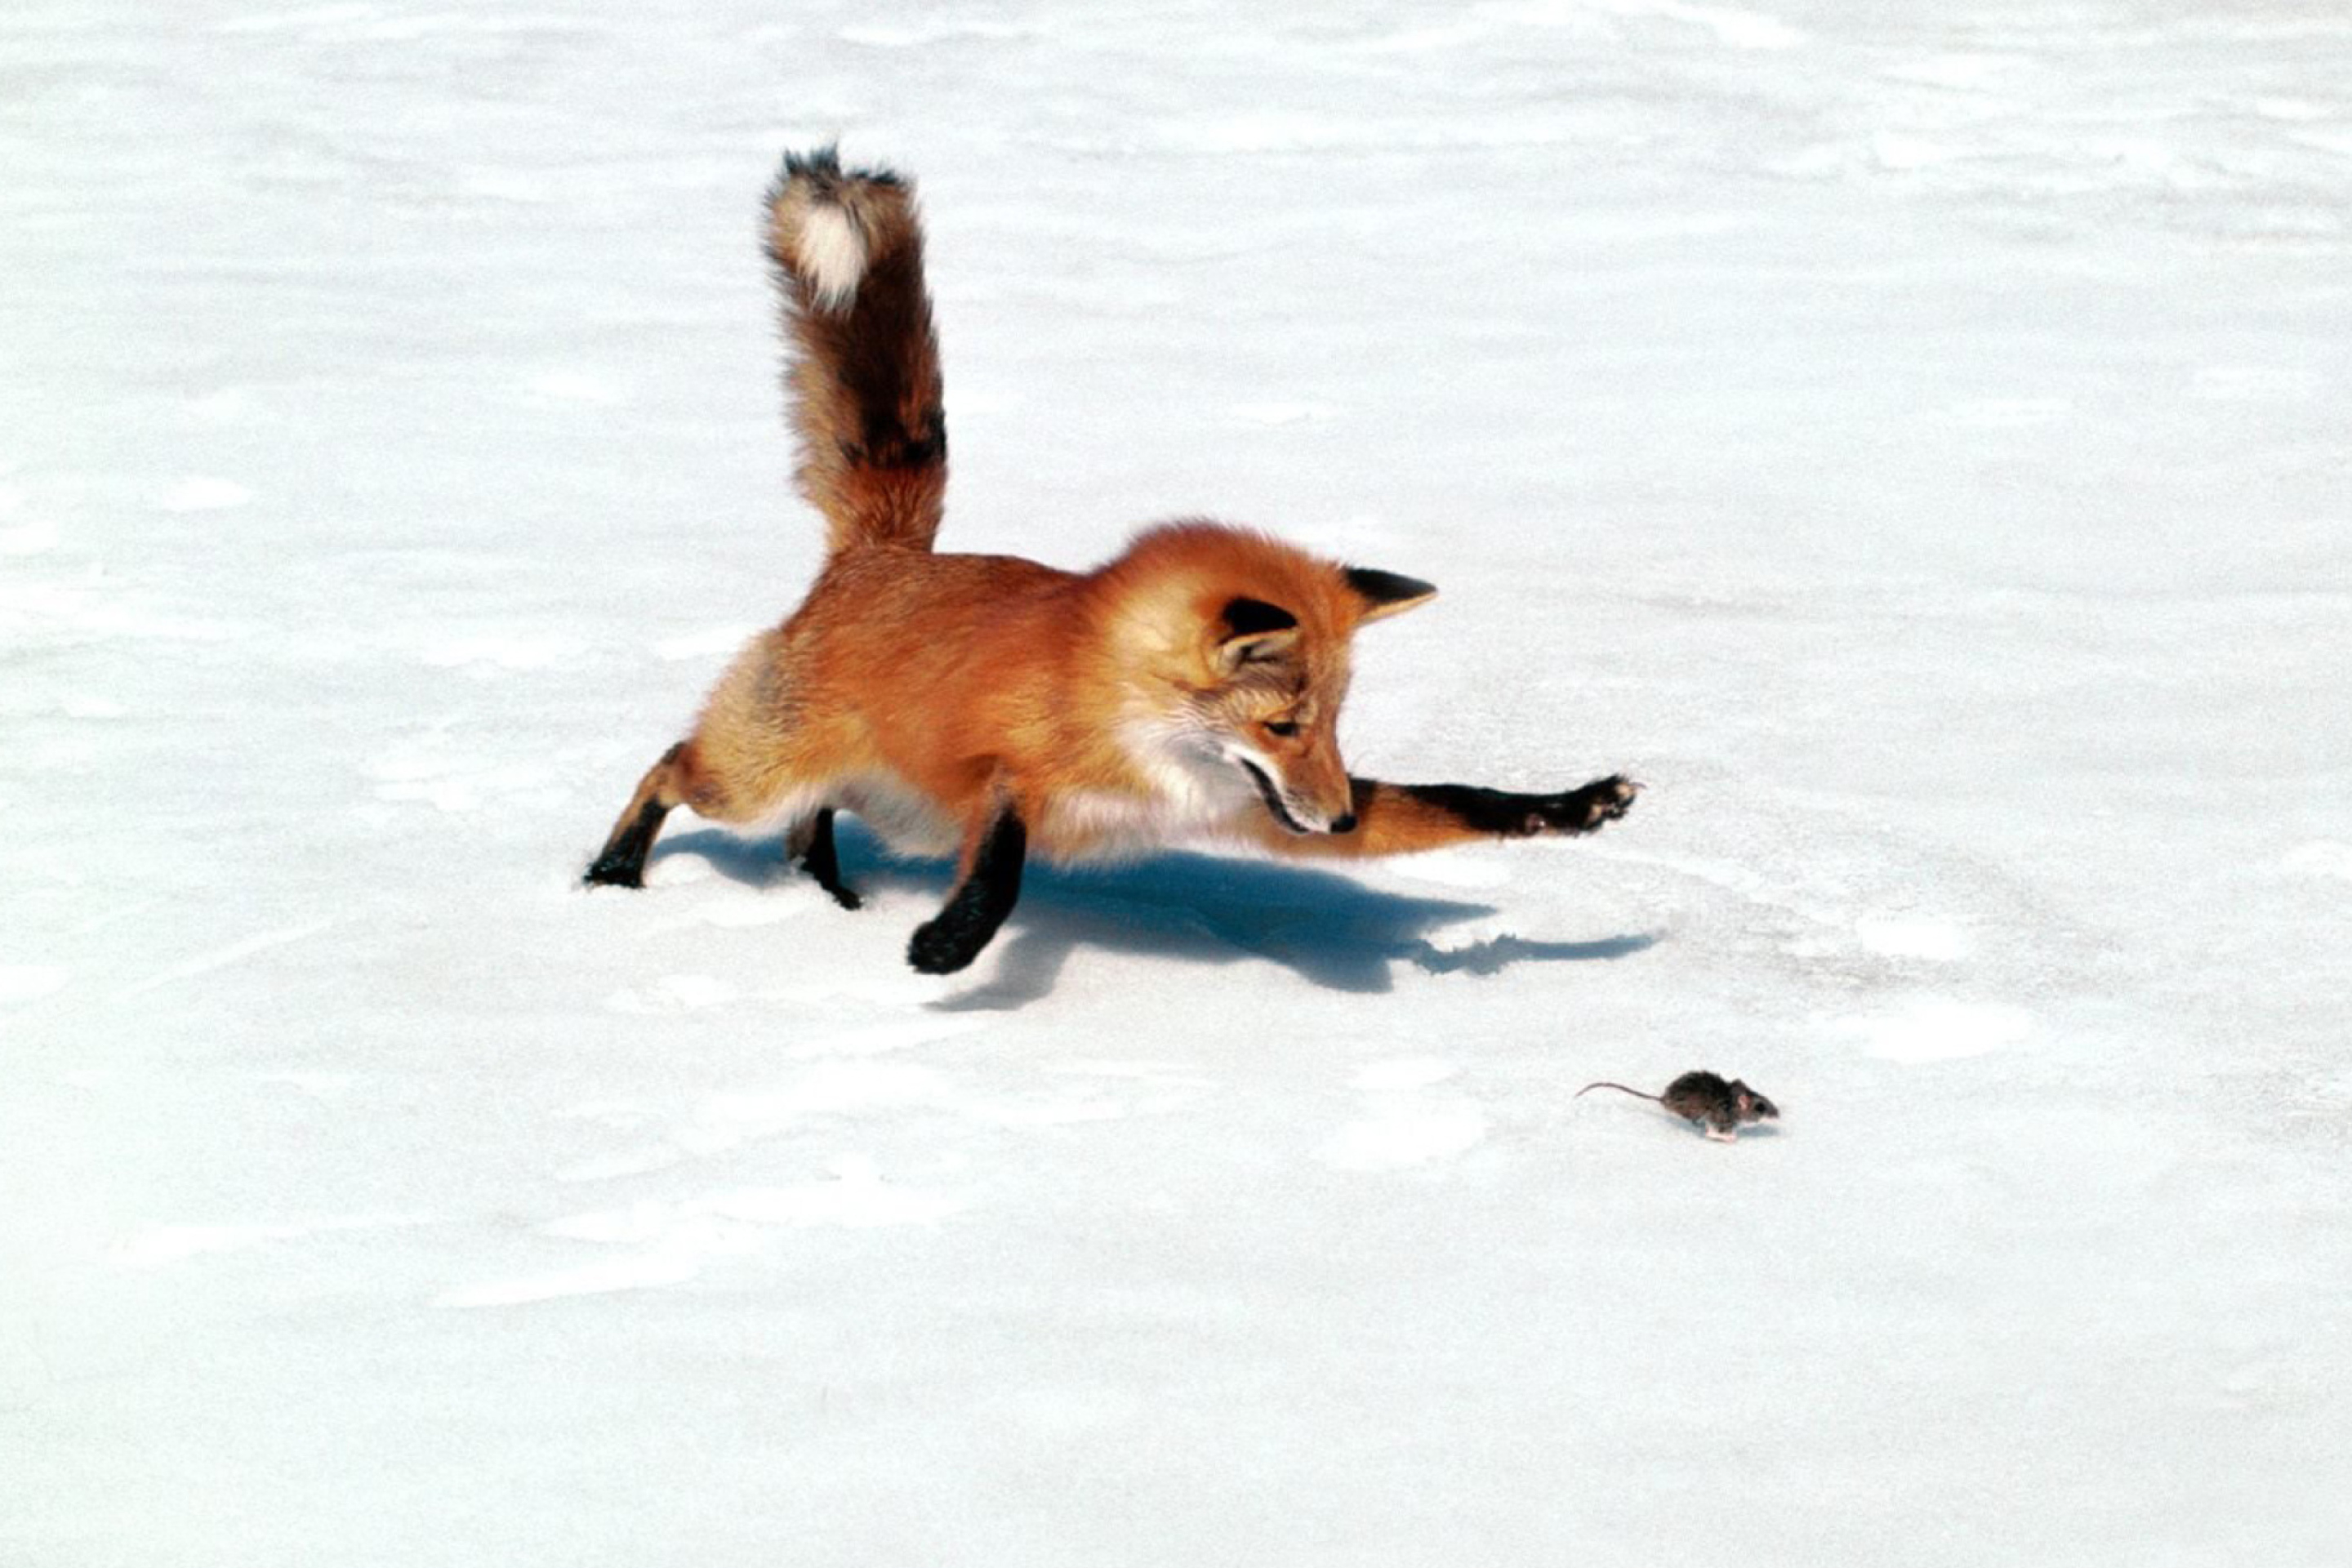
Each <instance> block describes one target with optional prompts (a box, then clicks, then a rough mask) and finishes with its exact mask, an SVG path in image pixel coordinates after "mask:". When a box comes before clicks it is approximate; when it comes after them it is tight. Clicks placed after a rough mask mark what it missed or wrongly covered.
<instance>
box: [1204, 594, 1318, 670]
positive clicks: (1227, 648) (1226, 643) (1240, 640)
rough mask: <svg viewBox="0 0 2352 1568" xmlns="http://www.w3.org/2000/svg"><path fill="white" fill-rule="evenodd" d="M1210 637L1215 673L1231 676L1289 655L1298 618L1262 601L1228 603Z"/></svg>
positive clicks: (1295, 640) (1233, 601)
mask: <svg viewBox="0 0 2352 1568" xmlns="http://www.w3.org/2000/svg"><path fill="white" fill-rule="evenodd" d="M1213 635H1214V637H1215V638H1216V663H1217V672H1218V673H1219V674H1221V675H1231V674H1232V673H1233V672H1234V671H1235V670H1237V669H1239V668H1241V667H1242V666H1244V665H1245V664H1248V663H1250V662H1252V661H1253V660H1256V659H1267V658H1279V657H1281V656H1282V655H1283V654H1285V653H1286V652H1288V651H1289V650H1290V648H1291V647H1293V646H1295V645H1296V644H1297V641H1298V617H1297V616H1294V615H1292V614H1291V613H1290V612H1289V611H1288V610H1286V609H1284V608H1283V607H1282V606H1281V605H1269V604H1267V603H1266V602H1265V600H1264V599H1228V600H1227V601H1226V602H1225V607H1224V608H1223V610H1221V611H1219V612H1218V614H1217V626H1216V629H1215V632H1214V634H1213Z"/></svg>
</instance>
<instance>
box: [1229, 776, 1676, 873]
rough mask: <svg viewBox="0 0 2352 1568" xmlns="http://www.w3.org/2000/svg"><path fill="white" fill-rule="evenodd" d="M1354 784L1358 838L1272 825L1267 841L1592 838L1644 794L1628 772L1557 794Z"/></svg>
mask: <svg viewBox="0 0 2352 1568" xmlns="http://www.w3.org/2000/svg"><path fill="white" fill-rule="evenodd" d="M1348 783H1349V786H1350V791H1351V794H1352V795H1353V799H1354V803H1355V816H1356V827H1355V831H1354V832H1352V833H1313V834H1293V833H1286V832H1283V831H1281V830H1280V829H1278V828H1276V827H1274V826H1273V825H1271V824H1268V825H1267V826H1265V827H1264V828H1261V829H1260V834H1259V837H1260V838H1261V840H1262V841H1263V842H1264V843H1265V844H1266V845H1267V846H1268V847H1272V848H1275V849H1278V850H1281V851H1282V852H1283V853H1285V854H1288V855H1348V856H1360V855H1408V854H1411V853H1412V851H1414V850H1416V849H1442V848H1444V847H1445V846H1447V845H1449V844H1465V843H1468V842H1470V841H1471V840H1473V839H1478V838H1532V837H1536V836H1537V835H1538V834H1547V833H1557V834H1579V833H1591V832H1593V831H1595V830H1596V829H1598V828H1600V827H1601V826H1603V825H1605V824H1608V823H1612V822H1614V821H1616V820H1617V819H1618V818H1619V817H1621V816H1624V815H1625V814H1626V813H1627V812H1628V811H1630V810H1632V809H1633V797H1634V796H1635V795H1639V794H1640V793H1641V791H1642V786H1641V785H1640V784H1635V783H1634V782H1633V780H1631V779H1629V778H1626V777H1625V776H1624V775H1623V774H1622V773H1612V774H1610V775H1609V776H1608V777H1607V778H1605V779H1594V780H1593V781H1592V782H1591V784H1580V785H1579V786H1577V787H1576V788H1575V789H1569V790H1561V791H1559V792H1558V793H1557V794H1551V795H1540V794H1525V793H1521V792H1518V791H1515V790H1501V789H1484V788H1481V787H1480V786H1478V785H1476V784H1384V783H1382V782H1381V780H1378V779H1359V778H1351V779H1349V781H1348Z"/></svg>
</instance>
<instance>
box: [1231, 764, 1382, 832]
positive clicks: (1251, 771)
mask: <svg viewBox="0 0 2352 1568" xmlns="http://www.w3.org/2000/svg"><path fill="white" fill-rule="evenodd" d="M1240 762H1241V765H1242V771H1243V772H1244V773H1247V774H1248V775H1249V778H1250V782H1251V783H1252V784H1255V785H1256V786H1257V793H1258V796H1259V798H1260V799H1262V800H1264V801H1265V809H1266V811H1267V813H1268V814H1269V815H1270V816H1273V818H1274V820H1275V821H1276V822H1277V823H1279V824H1281V825H1282V826H1284V827H1286V828H1288V829H1289V830H1290V831H1291V832H1293V833H1296V834H1299V835H1301V836H1304V835H1307V834H1311V833H1353V832H1354V831H1355V830H1356V809H1355V806H1356V803H1355V798H1354V793H1353V788H1352V786H1351V785H1350V784H1349V781H1348V776H1347V773H1345V771H1344V770H1339V781H1338V783H1339V787H1338V789H1337V790H1336V791H1333V792H1330V793H1329V794H1327V793H1326V792H1325V791H1320V790H1316V789H1312V788H1303V787H1300V785H1299V784H1297V783H1294V782H1293V781H1292V780H1291V779H1290V778H1289V777H1287V776H1286V773H1285V771H1284V770H1283V769H1281V768H1280V767H1278V766H1271V765H1269V764H1268V763H1267V762H1265V761H1261V760H1259V759H1256V758H1252V757H1243V758H1241V759H1240ZM1331 795H1336V796H1337V799H1336V802H1333V801H1332V799H1331Z"/></svg>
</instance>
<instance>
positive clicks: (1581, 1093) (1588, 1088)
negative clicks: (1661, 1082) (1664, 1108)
mask: <svg viewBox="0 0 2352 1568" xmlns="http://www.w3.org/2000/svg"><path fill="white" fill-rule="evenodd" d="M1594 1089H1615V1090H1616V1091H1617V1092H1618V1093H1620V1094H1630V1095H1632V1096H1633V1098H1634V1099H1636V1100H1656V1101H1657V1103H1659V1104H1660V1105H1664V1103H1665V1100H1664V1099H1662V1098H1661V1097H1659V1096H1657V1095H1654V1094H1643V1092H1642V1091H1641V1090H1640V1089H1627V1088H1626V1087H1625V1086H1624V1085H1623V1084H1622V1083H1588V1084H1586V1085H1585V1086H1584V1087H1583V1088H1582V1089H1578V1090H1577V1091H1576V1092H1575V1093H1574V1094H1573V1095H1571V1096H1570V1099H1572V1100H1582V1099H1583V1098H1584V1097H1585V1096H1586V1095H1588V1094H1591V1092H1592V1091H1593V1090H1594Z"/></svg>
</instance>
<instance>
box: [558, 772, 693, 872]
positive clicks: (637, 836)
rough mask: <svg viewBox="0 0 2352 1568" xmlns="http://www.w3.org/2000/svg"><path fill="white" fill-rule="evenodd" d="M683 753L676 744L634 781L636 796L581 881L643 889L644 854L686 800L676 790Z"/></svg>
mask: <svg viewBox="0 0 2352 1568" xmlns="http://www.w3.org/2000/svg"><path fill="white" fill-rule="evenodd" d="M685 752H686V742H684V741H680V742H678V743H677V745H675V746H672V747H671V748H670V749H669V750H668V751H667V752H663V753H662V755H661V761H659V762H657V763H655V764H654V765H653V766H652V767H650V768H648V769H646V776H645V777H644V778H642V779H640V780H638V781H637V793H636V794H635V795H631V796H630V797H629V804H628V805H625V806H624V807H622V808H621V816H620V820H618V821H617V822H615V823H614V824H613V831H612V833H611V835H610V836H609V837H606V838H605V840H604V848H602V849H600V850H598V851H597V852H596V858H595V859H593V860H591V861H590V862H589V863H588V869H587V872H586V873H585V874H584V875H583V877H582V878H581V880H582V881H583V882H588V883H592V884H602V885H604V886H607V887H614V888H642V887H644V886H645V885H646V851H647V850H649V849H651V848H652V847H654V835H655V834H656V833H659V832H660V831H661V825H662V818H664V817H666V816H668V815H669V814H670V812H671V810H672V809H673V808H675V807H676V806H677V805H678V804H679V803H680V802H681V801H683V800H684V799H685V798H686V796H685V793H684V791H683V790H682V789H681V788H680V787H679V786H680V784H681V782H682V780H681V774H682V773H684V771H685V770H684V769H683V768H681V767H680V766H679V759H680V758H681V757H682V756H683V755H684V754H685Z"/></svg>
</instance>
